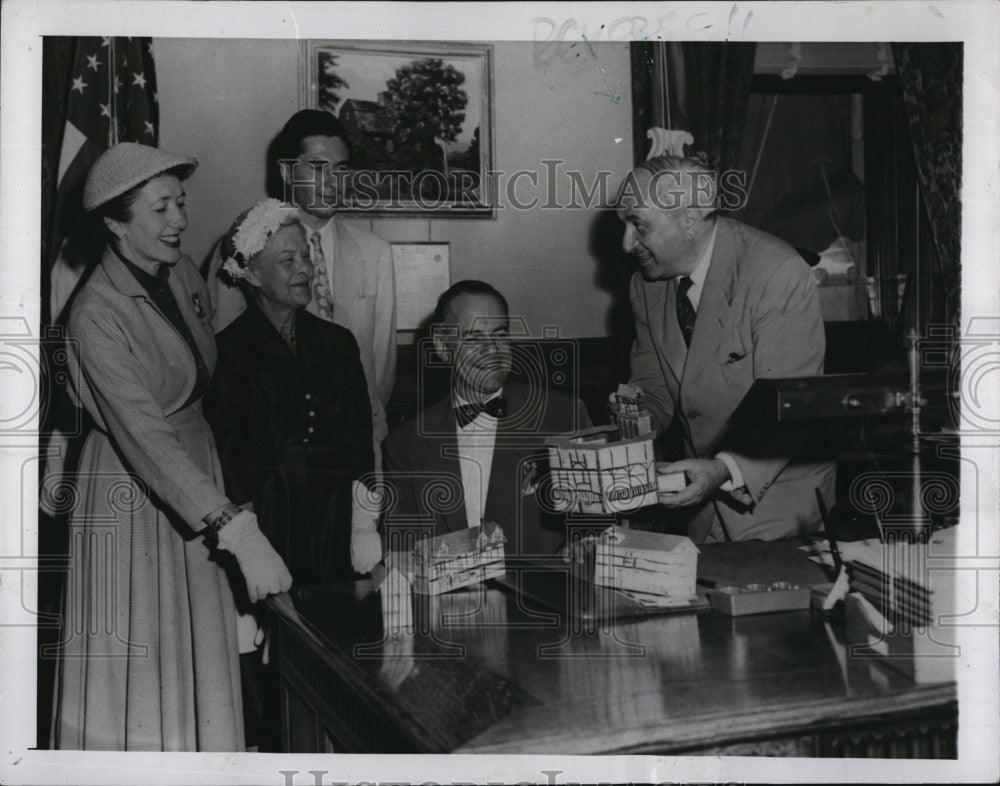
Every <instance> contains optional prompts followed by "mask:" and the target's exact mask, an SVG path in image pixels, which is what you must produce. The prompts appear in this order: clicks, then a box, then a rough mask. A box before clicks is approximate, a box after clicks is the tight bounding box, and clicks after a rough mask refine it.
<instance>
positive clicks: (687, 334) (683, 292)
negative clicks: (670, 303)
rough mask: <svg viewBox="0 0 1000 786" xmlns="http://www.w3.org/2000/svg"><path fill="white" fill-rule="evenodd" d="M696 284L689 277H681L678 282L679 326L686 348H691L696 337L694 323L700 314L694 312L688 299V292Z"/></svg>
mask: <svg viewBox="0 0 1000 786" xmlns="http://www.w3.org/2000/svg"><path fill="white" fill-rule="evenodd" d="M693 284H694V282H693V281H692V280H691V279H690V278H688V277H687V276H681V278H680V280H679V281H678V282H677V324H678V325H680V327H681V333H682V334H683V336H684V344H685V346H688V347H690V346H691V336H692V335H694V321H695V318H696V317H697V315H698V312H697V311H695V310H694V306H692V305H691V301H690V299H689V298H688V290H689V289H691V286H692V285H693Z"/></svg>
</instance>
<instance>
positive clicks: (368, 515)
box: [351, 480, 382, 573]
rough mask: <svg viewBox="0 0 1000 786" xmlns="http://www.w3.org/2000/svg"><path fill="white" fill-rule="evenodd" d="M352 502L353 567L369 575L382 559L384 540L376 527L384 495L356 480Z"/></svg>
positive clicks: (353, 485) (352, 485)
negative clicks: (370, 489)
mask: <svg viewBox="0 0 1000 786" xmlns="http://www.w3.org/2000/svg"><path fill="white" fill-rule="evenodd" d="M351 500H352V503H351V567H353V568H354V570H355V571H357V572H358V573H368V572H369V571H371V569H372V568H374V567H375V566H376V565H377V564H378V562H379V560H381V559H382V539H381V538H380V537H379V535H378V529H377V527H376V523H377V522H378V517H379V514H380V513H381V509H382V495H381V494H380V493H379V492H377V491H374V492H373V491H369V490H368V488H366V487H365V486H364V485H363V484H361V483H359V482H358V481H356V480H355V481H354V482H353V483H351Z"/></svg>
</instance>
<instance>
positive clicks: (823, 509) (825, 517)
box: [816, 489, 844, 574]
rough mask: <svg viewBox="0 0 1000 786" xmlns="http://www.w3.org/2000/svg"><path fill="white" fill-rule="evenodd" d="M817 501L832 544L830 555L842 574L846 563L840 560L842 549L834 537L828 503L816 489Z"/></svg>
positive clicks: (827, 537) (824, 526)
mask: <svg viewBox="0 0 1000 786" xmlns="http://www.w3.org/2000/svg"><path fill="white" fill-rule="evenodd" d="M816 501H817V502H818V503H819V515H820V516H821V517H822V518H823V529H824V530H826V539H827V540H828V541H829V542H830V555H831V556H832V557H833V566H834V567H835V568H836V569H837V573H838V574H839V573H840V569H841V568H842V567H843V565H844V561H843V560H842V559H841V558H840V549H838V548H837V539H836V538H835V537H834V535H833V524H832V523H831V521H830V514H829V513H827V511H826V503H825V502H824V501H823V495H822V494H820V493H819V489H816Z"/></svg>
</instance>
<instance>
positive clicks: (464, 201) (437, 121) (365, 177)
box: [300, 40, 494, 218]
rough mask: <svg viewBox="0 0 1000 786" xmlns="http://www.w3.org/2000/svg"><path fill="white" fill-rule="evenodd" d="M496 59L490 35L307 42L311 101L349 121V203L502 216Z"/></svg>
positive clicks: (379, 209) (360, 207) (306, 84)
mask: <svg viewBox="0 0 1000 786" xmlns="http://www.w3.org/2000/svg"><path fill="white" fill-rule="evenodd" d="M491 60H492V46H491V45H489V44H471V43H470V44H466V43H455V42H447V43H426V42H419V43H418V42H403V41H400V42H353V41H316V40H314V41H308V42H306V47H305V50H304V52H303V55H302V63H301V67H300V81H301V89H302V105H303V107H308V108H313V109H323V110H325V111H328V112H331V113H332V114H334V115H335V116H336V117H337V118H338V119H339V120H340V122H341V123H342V124H343V125H344V128H345V129H346V130H347V135H348V139H349V141H350V147H351V162H350V170H351V173H350V177H349V179H348V188H347V190H346V194H345V202H346V205H347V207H346V209H347V210H348V211H350V212H368V213H374V214H378V215H386V214H391V215H410V216H414V215H421V216H425V217H426V216H427V215H428V214H432V215H433V217H435V218H445V217H449V216H454V217H460V218H470V217H476V216H480V217H485V218H491V217H493V216H494V200H493V194H492V193H491V179H490V176H489V173H490V171H491V168H492V141H493V140H492V137H493V116H492V92H491V83H492V71H491Z"/></svg>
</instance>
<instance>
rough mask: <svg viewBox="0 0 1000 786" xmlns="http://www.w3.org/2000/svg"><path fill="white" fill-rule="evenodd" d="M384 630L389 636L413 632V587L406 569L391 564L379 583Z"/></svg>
mask: <svg viewBox="0 0 1000 786" xmlns="http://www.w3.org/2000/svg"><path fill="white" fill-rule="evenodd" d="M378 591H379V598H380V600H381V601H382V630H383V631H384V632H385V635H386V636H388V637H390V638H391V637H393V636H399V635H401V634H412V633H413V587H412V586H411V584H410V577H409V576H408V575H407V574H406V572H405V570H403V569H401V568H399V567H398V566H396V565H392V564H389V565H388V566H387V568H386V572H385V578H384V579H383V580H382V582H381V583H380V584H379V585H378Z"/></svg>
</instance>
